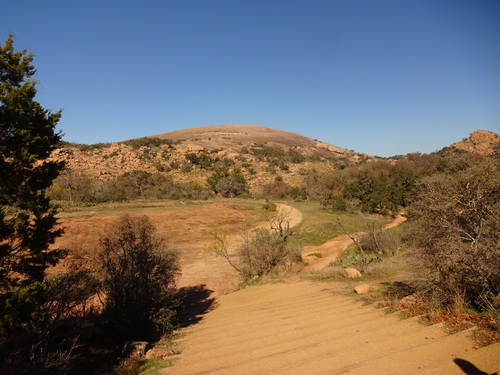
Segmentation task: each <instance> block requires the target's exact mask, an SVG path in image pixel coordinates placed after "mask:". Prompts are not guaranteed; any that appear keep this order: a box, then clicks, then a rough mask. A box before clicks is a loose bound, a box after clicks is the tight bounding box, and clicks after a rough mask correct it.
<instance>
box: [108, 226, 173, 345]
mask: <svg viewBox="0 0 500 375" xmlns="http://www.w3.org/2000/svg"><path fill="white" fill-rule="evenodd" d="M101 247H102V250H101V252H100V254H99V255H100V260H101V262H102V270H103V273H104V291H105V296H106V312H107V313H108V314H109V316H110V318H111V320H112V321H113V322H115V323H116V324H117V325H118V326H119V331H120V332H122V333H125V334H129V335H132V336H133V337H132V338H134V339H149V338H151V337H152V336H154V335H155V334H162V333H165V332H166V331H168V330H170V329H171V328H172V324H173V322H174V316H175V310H176V300H175V297H174V295H175V278H176V276H178V274H179V261H178V255H177V252H176V251H175V250H174V249H173V248H172V247H169V246H166V245H165V243H164V241H163V239H162V238H160V236H159V235H158V233H157V232H156V228H155V227H154V226H153V225H152V224H151V222H150V221H149V219H148V217H147V216H143V217H139V218H132V217H130V216H123V217H121V218H120V219H119V221H118V222H117V223H115V224H114V225H113V226H111V227H110V228H109V229H108V231H107V235H106V236H104V237H103V238H102V239H101Z"/></svg>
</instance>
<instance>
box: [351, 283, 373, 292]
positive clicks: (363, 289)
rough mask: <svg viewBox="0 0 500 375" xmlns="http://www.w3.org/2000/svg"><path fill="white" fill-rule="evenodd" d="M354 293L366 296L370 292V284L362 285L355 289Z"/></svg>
mask: <svg viewBox="0 0 500 375" xmlns="http://www.w3.org/2000/svg"><path fill="white" fill-rule="evenodd" d="M354 291H355V292H356V293H357V294H366V293H368V292H369V291H370V285H368V284H360V285H358V286H356V287H355V288H354Z"/></svg>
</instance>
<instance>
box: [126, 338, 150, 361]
mask: <svg viewBox="0 0 500 375" xmlns="http://www.w3.org/2000/svg"><path fill="white" fill-rule="evenodd" d="M150 347H151V344H150V343H149V342H147V341H127V342H126V343H125V345H124V346H123V350H122V352H123V354H124V355H125V356H127V357H142V356H143V355H144V354H146V351H147V350H148V349H149V348H150Z"/></svg>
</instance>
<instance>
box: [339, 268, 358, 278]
mask: <svg viewBox="0 0 500 375" xmlns="http://www.w3.org/2000/svg"><path fill="white" fill-rule="evenodd" d="M343 274H344V277H345V278H347V279H356V278H358V277H361V276H362V275H361V272H359V271H358V270H357V269H356V268H354V267H348V268H345V269H344V272H343Z"/></svg>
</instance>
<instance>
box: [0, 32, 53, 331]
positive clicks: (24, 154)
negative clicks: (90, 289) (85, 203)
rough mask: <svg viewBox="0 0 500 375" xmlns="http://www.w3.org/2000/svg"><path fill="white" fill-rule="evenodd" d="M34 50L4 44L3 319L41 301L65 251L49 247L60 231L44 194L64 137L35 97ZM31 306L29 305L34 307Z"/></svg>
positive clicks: (0, 89)
mask: <svg viewBox="0 0 500 375" xmlns="http://www.w3.org/2000/svg"><path fill="white" fill-rule="evenodd" d="M32 60H33V54H27V51H26V50H23V51H21V52H16V51H14V41H13V35H10V36H9V37H8V39H7V40H6V42H5V45H4V46H0V176H1V178H0V323H1V322H2V321H3V323H4V324H7V325H11V324H16V323H20V322H22V321H24V320H26V319H28V316H29V314H30V312H31V310H32V307H34V306H35V305H36V304H37V303H38V302H39V297H40V296H41V294H42V293H41V292H40V287H37V285H38V284H37V283H40V282H41V280H42V279H43V277H44V273H45V269H46V268H47V267H48V266H50V265H55V264H56V263H57V262H58V260H59V259H60V258H61V257H62V256H63V253H62V252H61V251H58V250H54V249H49V246H50V245H51V244H53V243H54V240H55V238H56V237H58V236H59V235H61V233H62V231H61V230H60V229H54V227H55V225H56V222H57V220H56V218H55V214H56V211H55V209H54V208H53V207H52V206H51V204H50V200H49V199H48V198H47V196H46V195H45V190H46V189H47V188H48V187H49V186H50V185H51V183H52V181H53V180H54V179H55V178H56V177H57V175H58V174H59V171H60V170H61V169H62V167H63V164H62V163H56V162H52V161H48V160H47V159H48V157H49V156H50V154H51V152H52V151H53V150H54V149H55V148H56V147H57V145H58V144H59V142H60V135H59V133H57V132H55V127H56V125H57V123H58V121H59V118H60V116H61V113H60V112H55V113H51V112H50V111H48V110H46V109H44V108H43V107H42V106H41V105H40V103H38V102H36V101H35V100H34V98H35V95H36V92H37V90H36V83H37V82H36V81H35V80H34V79H33V78H32V77H33V75H34V74H35V68H34V66H33V65H32ZM30 306H31V307H30Z"/></svg>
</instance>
